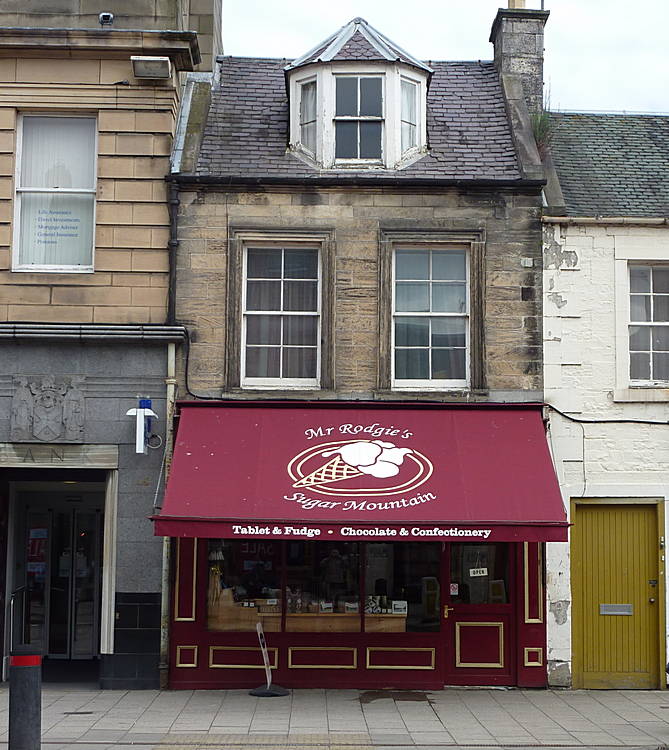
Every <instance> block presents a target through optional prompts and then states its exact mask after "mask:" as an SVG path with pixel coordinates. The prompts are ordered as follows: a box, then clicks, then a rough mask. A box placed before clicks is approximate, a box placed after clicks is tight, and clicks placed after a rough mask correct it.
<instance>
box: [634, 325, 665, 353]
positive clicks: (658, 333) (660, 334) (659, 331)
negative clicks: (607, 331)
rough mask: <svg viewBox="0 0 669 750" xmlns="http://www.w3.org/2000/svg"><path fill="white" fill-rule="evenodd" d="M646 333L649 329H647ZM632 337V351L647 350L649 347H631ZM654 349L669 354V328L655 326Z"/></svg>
mask: <svg viewBox="0 0 669 750" xmlns="http://www.w3.org/2000/svg"><path fill="white" fill-rule="evenodd" d="M645 330H646V331H647V330H648V328H646V329H645ZM631 341H632V337H631V335H630V349H637V348H638V349H643V350H647V349H648V348H649V347H647V346H644V347H636V346H635V347H633V346H632V345H631ZM653 349H654V350H655V351H657V352H669V326H653Z"/></svg>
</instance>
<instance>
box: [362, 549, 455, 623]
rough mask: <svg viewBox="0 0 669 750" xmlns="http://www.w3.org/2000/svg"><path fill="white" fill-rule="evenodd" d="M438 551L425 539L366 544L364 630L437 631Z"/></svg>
mask: <svg viewBox="0 0 669 750" xmlns="http://www.w3.org/2000/svg"><path fill="white" fill-rule="evenodd" d="M440 551H441V545H440V544H431V543H425V542H413V543H412V542H403V543H401V544H392V543H378V544H377V543H374V544H372V543H370V544H367V545H366V557H365V631H366V632H368V633H393V632H401V633H405V632H406V633H416V632H433V631H438V630H439V558H440Z"/></svg>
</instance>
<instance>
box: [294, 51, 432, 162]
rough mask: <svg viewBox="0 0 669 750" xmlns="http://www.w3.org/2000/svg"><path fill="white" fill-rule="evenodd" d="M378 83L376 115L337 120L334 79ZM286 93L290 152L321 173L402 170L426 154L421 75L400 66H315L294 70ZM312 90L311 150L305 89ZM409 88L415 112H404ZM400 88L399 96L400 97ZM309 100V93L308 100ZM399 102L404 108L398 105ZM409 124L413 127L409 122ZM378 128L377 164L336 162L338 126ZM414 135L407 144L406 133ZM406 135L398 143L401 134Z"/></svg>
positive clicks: (423, 74)
mask: <svg viewBox="0 0 669 750" xmlns="http://www.w3.org/2000/svg"><path fill="white" fill-rule="evenodd" d="M340 77H351V78H358V79H364V78H380V79H381V98H382V109H381V114H380V116H379V115H373V116H371V115H370V116H367V115H360V114H356V115H348V116H341V115H338V114H337V110H336V95H337V79H338V78H340ZM289 81H290V82H289V91H290V149H291V150H292V151H294V152H295V153H296V154H298V155H300V156H302V157H304V158H305V159H306V160H307V161H309V162H311V163H313V165H314V166H316V167H318V168H321V169H337V170H340V169H356V170H359V169H364V168H370V169H379V168H385V169H401V168H402V167H405V166H408V165H409V164H411V163H412V162H413V161H415V160H416V159H417V158H419V157H420V156H422V155H423V154H424V153H426V151H427V84H428V76H427V73H426V72H423V71H420V70H417V69H415V68H413V67H411V66H409V65H405V64H402V63H378V62H375V63H364V62H359V61H358V62H337V63H316V64H312V65H307V66H304V67H303V68H298V69H296V70H293V71H292V72H291V74H290V79H289ZM314 82H315V85H316V112H317V120H316V150H315V153H314V151H313V149H312V148H311V147H310V144H309V143H305V142H304V140H305V138H304V134H305V128H304V124H305V123H304V108H303V104H302V99H303V92H304V91H307V90H309V91H310V92H311V91H313V89H305V88H304V87H305V86H308V84H312V83H314ZM408 86H413V87H414V96H415V100H414V101H415V110H414V111H409V110H410V109H411V108H410V107H409V109H407V93H406V92H407V87H408ZM403 88H404V94H403ZM309 96H311V93H310V94H309ZM403 101H404V104H403ZM412 119H414V120H415V122H411V120H412ZM344 121H350V122H357V123H361V122H367V121H374V122H380V123H381V158H380V159H379V158H337V156H336V136H335V132H336V123H337V122H344ZM411 126H413V131H414V133H415V142H413V143H408V144H407V131H409V130H411ZM403 130H404V132H405V138H404V143H403V138H402V131H403Z"/></svg>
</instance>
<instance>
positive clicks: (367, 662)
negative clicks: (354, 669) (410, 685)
mask: <svg viewBox="0 0 669 750" xmlns="http://www.w3.org/2000/svg"><path fill="white" fill-rule="evenodd" d="M372 651H402V652H407V651H425V652H427V653H429V654H430V657H431V659H430V664H429V665H419V666H415V667H414V666H413V665H411V664H397V665H394V664H379V665H377V666H375V665H373V664H372V663H371V654H372ZM435 662H436V649H434V648H398V647H396V646H393V647H383V646H367V656H366V659H365V668H366V669H434V665H435Z"/></svg>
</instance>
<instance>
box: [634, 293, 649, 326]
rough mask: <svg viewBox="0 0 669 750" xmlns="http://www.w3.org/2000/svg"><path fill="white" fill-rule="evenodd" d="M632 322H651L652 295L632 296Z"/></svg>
mask: <svg viewBox="0 0 669 750" xmlns="http://www.w3.org/2000/svg"><path fill="white" fill-rule="evenodd" d="M630 320H640V321H646V320H650V295H644V296H641V295H640V294H632V295H630Z"/></svg>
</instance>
